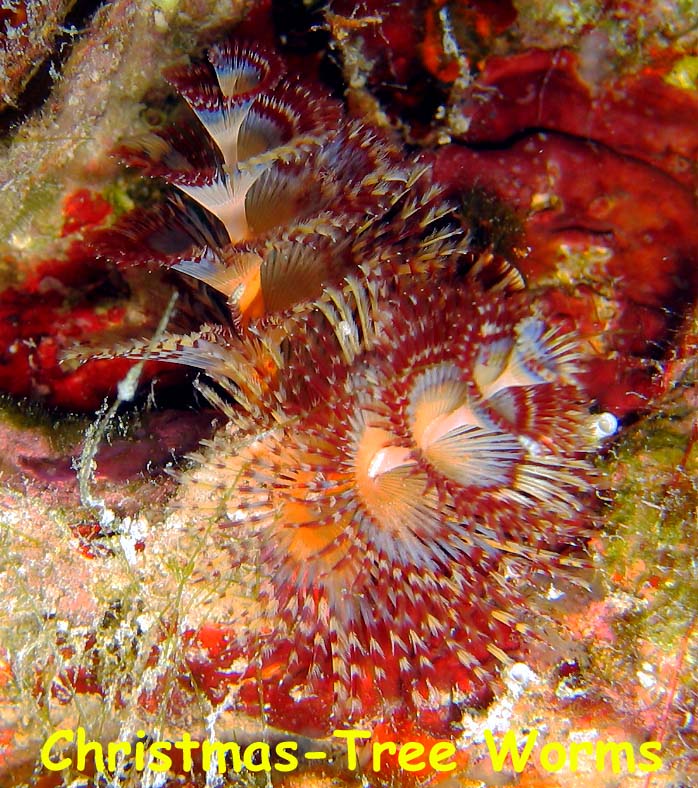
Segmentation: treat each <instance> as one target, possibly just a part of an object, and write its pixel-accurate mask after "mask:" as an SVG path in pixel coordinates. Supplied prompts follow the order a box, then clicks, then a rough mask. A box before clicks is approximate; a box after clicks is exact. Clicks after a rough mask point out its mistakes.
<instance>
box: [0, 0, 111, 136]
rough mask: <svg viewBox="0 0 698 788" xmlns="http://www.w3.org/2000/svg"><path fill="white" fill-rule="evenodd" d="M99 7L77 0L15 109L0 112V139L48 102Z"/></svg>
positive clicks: (98, 0) (92, 0) (98, 1)
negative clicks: (78, 41) (59, 75)
mask: <svg viewBox="0 0 698 788" xmlns="http://www.w3.org/2000/svg"><path fill="white" fill-rule="evenodd" d="M103 5H104V0H77V2H76V3H75V4H74V5H73V7H72V8H71V9H70V11H69V12H68V14H67V15H66V17H65V19H64V20H63V23H62V24H61V25H60V26H59V27H58V32H57V35H56V38H55V40H54V41H53V48H52V52H51V54H50V55H49V56H48V57H47V58H46V59H45V60H44V62H43V63H42V64H41V65H40V66H39V67H38V68H37V70H36V72H35V74H34V75H33V76H32V78H31V79H30V80H29V82H27V84H26V86H25V88H24V90H23V91H22V93H21V95H20V96H19V97H18V98H17V103H16V105H15V106H14V107H7V108H6V109H4V110H3V111H2V112H0V136H5V135H6V134H8V133H9V132H11V131H12V129H13V128H15V127H17V126H19V125H20V124H21V123H23V122H24V121H25V120H26V119H27V118H28V117H29V116H30V115H31V114H32V113H33V112H36V110H38V109H40V107H41V106H42V105H43V104H44V102H45V101H46V100H47V99H48V97H49V95H50V94H51V90H52V89H53V87H54V84H55V81H56V75H58V74H60V71H61V69H62V68H63V65H64V64H65V62H66V60H67V59H68V57H69V55H70V53H71V52H72V50H73V46H74V45H75V43H76V42H77V40H78V39H79V37H80V35H81V33H82V32H83V30H84V28H85V27H86V26H87V25H88V24H89V22H90V20H91V19H92V17H93V16H94V14H95V13H96V12H97V10H98V9H99V8H100V7H101V6H103ZM29 35H31V32H30V33H29Z"/></svg>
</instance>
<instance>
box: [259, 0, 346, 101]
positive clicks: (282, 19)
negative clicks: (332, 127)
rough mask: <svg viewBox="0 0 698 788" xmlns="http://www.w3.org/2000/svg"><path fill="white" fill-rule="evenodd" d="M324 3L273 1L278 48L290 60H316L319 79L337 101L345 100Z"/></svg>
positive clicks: (340, 68) (289, 0) (322, 1)
mask: <svg viewBox="0 0 698 788" xmlns="http://www.w3.org/2000/svg"><path fill="white" fill-rule="evenodd" d="M327 7H328V4H327V2H325V0H313V1H312V2H304V0H272V3H271V16H272V21H273V23H274V31H275V33H276V39H277V41H278V44H279V49H280V50H281V51H282V52H283V53H284V55H285V56H286V57H287V58H288V59H289V60H293V59H294V58H299V59H303V58H316V59H317V76H318V78H319V79H320V81H321V82H323V83H324V84H325V85H326V86H327V87H328V88H329V89H330V90H331V91H332V93H333V94H334V95H335V96H336V97H337V98H340V99H341V98H343V97H344V93H345V90H346V82H345V80H344V74H343V72H342V66H341V62H340V60H339V59H338V57H337V56H336V54H335V53H334V52H333V51H332V49H331V40H330V39H331V36H330V30H329V27H328V25H327V20H326V19H325V11H326V10H327Z"/></svg>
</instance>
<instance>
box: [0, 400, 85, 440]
mask: <svg viewBox="0 0 698 788" xmlns="http://www.w3.org/2000/svg"><path fill="white" fill-rule="evenodd" d="M91 420H92V417H91V416H89V415H80V414H76V413H67V414H66V413H62V414H57V413H55V412H53V411H52V410H51V409H49V408H47V407H45V406H44V405H42V404H41V403H39V402H35V401H32V400H27V399H15V398H14V397H12V396H11V395H9V394H0V422H1V423H4V424H7V425H8V426H11V427H15V428H17V429H19V430H29V431H36V432H38V433H40V434H41V435H43V436H44V437H45V438H46V439H47V441H48V443H49V445H50V447H51V448H52V449H53V450H54V451H56V452H61V451H67V450H69V449H71V448H73V447H74V446H75V444H76V443H78V442H79V441H80V440H81V439H82V436H83V435H84V432H85V429H86V427H87V425H88V424H89V423H90V421H91Z"/></svg>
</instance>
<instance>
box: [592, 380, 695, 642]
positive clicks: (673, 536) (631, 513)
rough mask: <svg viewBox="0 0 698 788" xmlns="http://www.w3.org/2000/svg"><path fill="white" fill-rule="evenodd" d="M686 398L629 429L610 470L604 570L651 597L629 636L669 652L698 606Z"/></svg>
mask: <svg viewBox="0 0 698 788" xmlns="http://www.w3.org/2000/svg"><path fill="white" fill-rule="evenodd" d="M681 395H682V392H681V391H680V390H679V391H678V392H677V393H676V394H675V395H674V397H672V399H671V400H670V401H669V402H667V403H665V404H664V406H663V407H662V408H661V409H660V410H659V411H658V412H656V413H654V414H652V415H650V416H648V417H646V418H645V419H644V420H643V421H641V422H640V423H639V424H638V425H636V426H635V427H633V428H631V429H630V430H628V432H627V433H626V434H625V435H624V437H623V438H622V439H621V441H620V442H619V444H618V445H617V446H616V447H615V450H614V452H613V454H612V455H611V456H610V457H609V459H608V460H607V462H606V468H605V470H606V472H607V473H608V474H609V476H610V478H611V479H612V480H613V482H614V487H615V489H616V492H615V494H614V496H613V501H612V503H611V505H610V507H609V510H608V512H607V516H606V537H605V561H604V572H605V575H606V578H607V581H608V583H609V585H610V586H614V585H616V584H618V585H619V586H620V587H621V588H623V589H624V590H625V591H628V592H630V593H632V594H634V595H635V596H636V597H637V598H638V599H640V600H644V602H645V604H643V605H642V606H641V609H640V610H639V611H638V612H636V613H635V614H633V615H631V616H629V617H628V618H627V619H626V620H625V624H624V626H623V629H624V630H625V632H624V633H623V634H624V635H625V636H626V637H628V638H635V637H642V638H644V639H647V640H649V641H650V642H651V643H653V644H655V645H657V646H659V647H660V648H663V649H673V648H675V647H676V645H677V642H678V641H679V640H680V639H681V638H682V637H684V636H685V634H686V629H687V627H689V626H690V624H691V622H692V621H693V619H694V617H695V614H696V610H698V573H697V572H696V555H697V554H698V528H697V527H696V512H697V511H698V441H696V436H695V434H694V429H695V413H694V411H693V410H692V408H690V407H689V406H688V405H687V404H686V403H685V402H684V401H683V398H682V396H681Z"/></svg>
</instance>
